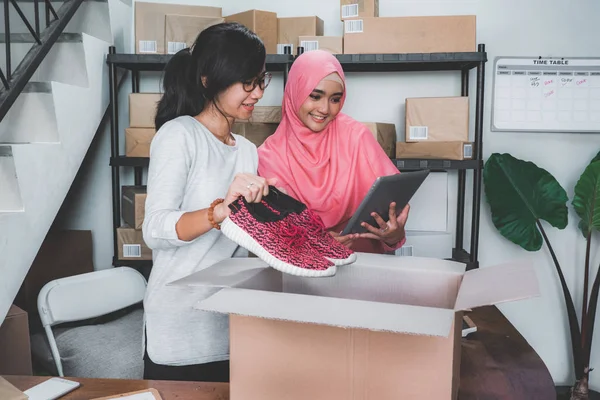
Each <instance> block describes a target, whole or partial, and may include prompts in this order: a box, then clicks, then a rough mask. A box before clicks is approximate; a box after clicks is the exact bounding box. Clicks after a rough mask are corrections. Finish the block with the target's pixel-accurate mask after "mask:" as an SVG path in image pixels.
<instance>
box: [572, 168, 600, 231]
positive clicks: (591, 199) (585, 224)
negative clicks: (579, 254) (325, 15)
mask: <svg viewBox="0 0 600 400" xmlns="http://www.w3.org/2000/svg"><path fill="white" fill-rule="evenodd" d="M572 204H573V208H574V209H575V212H576V213H577V215H578V216H579V218H581V221H580V222H579V229H581V233H583V236H584V237H587V236H588V235H589V234H590V233H591V232H592V230H593V229H596V230H600V157H599V159H598V161H594V162H592V163H591V164H590V165H588V166H587V168H586V169H585V171H583V174H581V176H580V177H579V181H577V184H576V185H575V196H573V201H572Z"/></svg>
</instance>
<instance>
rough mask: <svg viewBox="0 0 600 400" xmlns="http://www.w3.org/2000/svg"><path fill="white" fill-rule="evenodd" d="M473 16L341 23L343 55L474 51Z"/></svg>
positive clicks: (376, 19) (384, 19) (400, 18)
mask: <svg viewBox="0 0 600 400" xmlns="http://www.w3.org/2000/svg"><path fill="white" fill-rule="evenodd" d="M475 36H476V35H475V16H474V15H462V16H461V15H459V16H435V17H382V18H362V19H352V20H346V21H344V54H389V53H438V52H442V53H443V52H463V51H464V52H470V51H477V50H476V39H475Z"/></svg>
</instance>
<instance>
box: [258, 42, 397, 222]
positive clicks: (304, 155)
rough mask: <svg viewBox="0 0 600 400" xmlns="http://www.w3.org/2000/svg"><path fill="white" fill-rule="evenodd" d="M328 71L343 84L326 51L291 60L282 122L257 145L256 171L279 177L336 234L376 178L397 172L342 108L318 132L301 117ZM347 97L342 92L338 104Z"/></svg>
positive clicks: (365, 130)
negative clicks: (314, 90) (303, 106)
mask: <svg viewBox="0 0 600 400" xmlns="http://www.w3.org/2000/svg"><path fill="white" fill-rule="evenodd" d="M331 73H337V74H338V75H339V76H340V78H341V79H342V81H343V83H344V87H345V86H346V84H345V77H344V71H343V70H342V66H341V65H340V63H339V62H338V60H337V59H336V58H335V57H334V56H333V55H331V54H330V53H328V52H325V51H321V50H317V51H308V52H306V53H304V54H302V55H301V56H300V57H298V58H297V59H296V61H294V64H293V65H292V68H291V69H290V72H289V75H288V82H287V85H286V87H285V94H284V99H283V104H282V119H281V123H280V124H279V127H278V128H277V131H276V132H275V133H274V134H273V135H272V136H270V137H269V138H268V139H267V140H266V141H265V142H264V144H263V145H262V146H260V148H259V149H258V156H259V164H258V173H259V175H261V176H263V177H265V178H277V180H278V183H277V186H279V187H282V188H284V189H285V190H286V191H287V192H288V194H289V195H290V196H293V197H295V198H296V199H298V200H300V201H302V202H303V203H305V204H306V205H307V206H308V207H309V208H311V209H312V210H314V211H315V212H316V213H317V214H318V215H319V216H320V217H321V218H322V219H323V222H324V223H325V226H326V227H327V228H328V229H330V230H332V229H336V230H338V232H339V231H341V229H342V228H343V227H344V226H345V224H346V223H347V222H348V220H349V219H350V217H351V216H352V214H353V213H354V211H355V210H356V209H357V208H358V205H359V204H360V202H361V201H362V199H363V198H364V196H365V195H366V193H367V192H368V190H369V188H370V187H371V185H372V184H373V182H374V181H375V179H376V178H377V177H379V176H384V175H392V174H397V173H399V172H398V169H396V167H395V165H394V164H393V163H392V161H391V160H390V159H389V157H388V156H387V155H386V154H385V152H384V151H383V149H382V148H381V146H380V145H379V143H377V140H375V138H374V137H373V134H372V133H371V131H369V129H368V128H367V127H366V126H365V125H364V124H362V123H360V122H357V121H355V120H354V119H352V118H350V117H349V116H348V115H346V114H343V113H341V112H340V113H339V114H338V115H337V117H336V118H335V119H334V120H333V121H331V122H330V123H329V125H328V126H327V127H326V128H325V129H324V130H323V131H322V132H319V133H314V132H312V131H311V130H310V129H308V128H307V127H306V126H305V125H304V124H303V123H302V122H301V121H300V119H299V118H298V111H299V110H300V107H301V106H302V104H303V103H304V101H305V100H306V99H307V98H308V96H309V95H310V93H311V92H312V91H313V89H314V88H315V87H316V86H317V85H318V84H319V82H321V80H322V79H323V78H325V77H326V76H328V75H330V74H331ZM345 99H346V90H344V95H343V96H342V99H341V105H342V107H343V105H344V101H345ZM364 101H368V100H367V99H365V100H364Z"/></svg>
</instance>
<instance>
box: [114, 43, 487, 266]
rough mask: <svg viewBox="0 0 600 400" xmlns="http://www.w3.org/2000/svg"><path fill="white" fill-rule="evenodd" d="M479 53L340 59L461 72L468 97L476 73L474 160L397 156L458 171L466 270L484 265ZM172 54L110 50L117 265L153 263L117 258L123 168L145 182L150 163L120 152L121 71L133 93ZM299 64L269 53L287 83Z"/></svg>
mask: <svg viewBox="0 0 600 400" xmlns="http://www.w3.org/2000/svg"><path fill="white" fill-rule="evenodd" d="M477 50H478V51H476V52H467V53H416V54H340V55H337V56H336V57H337V59H338V60H339V61H340V63H341V64H342V67H343V68H344V72H373V73H376V72H408V71H413V72H415V71H423V72H427V71H456V72H459V73H460V77H461V93H460V95H461V96H469V77H470V74H471V72H472V71H473V70H475V71H476V74H477V80H476V91H475V127H474V131H475V138H474V141H473V147H474V149H473V150H474V152H473V159H472V160H460V161H457V160H438V159H395V160H394V162H395V164H396V166H397V167H398V169H399V170H400V171H410V170H419V169H430V170H432V171H434V172H441V171H443V172H446V171H450V170H456V171H458V199H457V215H456V231H455V233H456V235H455V237H456V238H455V244H454V249H453V252H452V259H453V260H456V261H460V262H464V263H466V264H467V269H473V268H477V267H478V266H479V262H478V255H479V217H480V204H481V181H482V172H483V150H482V148H483V101H484V88H485V64H486V62H487V53H486V50H485V45H484V44H480V45H479V46H478V49H477ZM171 57H172V55H157V54H116V52H115V48H114V47H112V46H111V47H110V48H109V54H108V56H107V63H108V66H109V75H110V76H109V83H110V101H111V107H110V117H111V118H110V120H111V124H110V130H111V158H110V166H111V168H112V196H113V241H114V257H113V265H114V266H131V267H133V268H138V269H149V268H151V266H152V262H151V261H129V260H126V261H125V260H118V259H117V257H116V255H117V254H118V249H117V236H116V232H117V228H118V227H120V226H121V182H120V169H121V168H133V169H134V184H135V185H141V184H142V175H143V169H144V168H145V167H147V166H148V164H149V159H148V158H143V157H125V156H123V155H121V154H120V152H119V116H118V87H117V70H118V69H119V68H120V69H124V70H126V71H130V72H131V74H132V75H131V77H132V88H131V91H132V92H133V93H138V92H139V88H140V82H139V81H140V73H141V72H152V71H155V72H156V71H162V70H163V69H164V67H165V66H166V64H167V62H168V61H169V60H170V59H171ZM293 62H294V56H291V55H287V54H286V55H279V54H277V55H275V54H274V55H267V60H266V64H267V65H266V68H267V70H268V71H271V72H282V73H283V78H284V87H285V82H286V81H287V74H288V71H289V69H290V67H291V65H292V63H293ZM467 170H472V171H473V208H472V221H471V242H470V247H469V251H467V250H465V246H464V224H465V198H466V173H467Z"/></svg>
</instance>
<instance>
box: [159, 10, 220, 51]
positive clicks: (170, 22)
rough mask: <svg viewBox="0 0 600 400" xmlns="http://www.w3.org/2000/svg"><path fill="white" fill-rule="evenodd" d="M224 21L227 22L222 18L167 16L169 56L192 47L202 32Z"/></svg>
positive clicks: (166, 41) (166, 28)
mask: <svg viewBox="0 0 600 400" xmlns="http://www.w3.org/2000/svg"><path fill="white" fill-rule="evenodd" d="M223 21H225V20H224V19H223V18H220V17H197V16H193V15H173V14H167V16H165V43H167V54H175V53H177V52H178V51H180V50H183V49H185V48H187V47H191V46H192V45H193V44H194V42H195V41H196V38H197V37H198V35H199V34H200V32H202V31H203V30H205V29H206V28H208V27H211V26H213V25H217V24H220V23H221V22H223Z"/></svg>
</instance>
